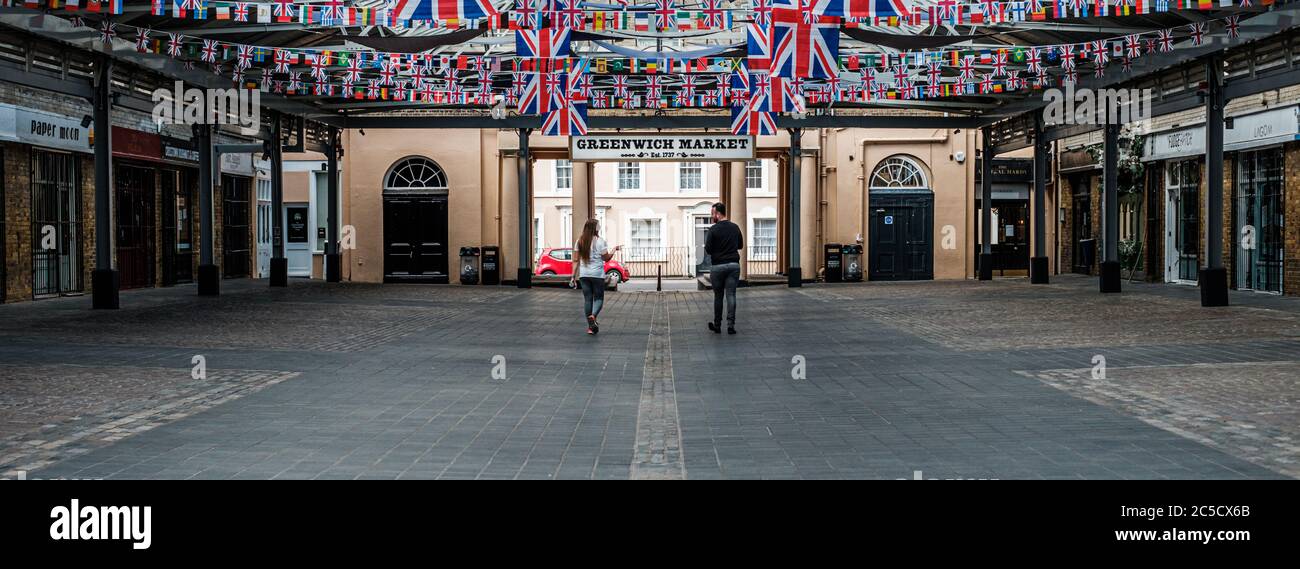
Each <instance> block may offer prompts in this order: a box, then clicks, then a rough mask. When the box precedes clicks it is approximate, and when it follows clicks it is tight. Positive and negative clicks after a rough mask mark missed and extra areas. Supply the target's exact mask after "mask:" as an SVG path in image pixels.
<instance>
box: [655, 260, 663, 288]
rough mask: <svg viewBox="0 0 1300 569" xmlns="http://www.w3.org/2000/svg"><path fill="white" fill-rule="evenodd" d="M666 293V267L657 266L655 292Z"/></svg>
mask: <svg viewBox="0 0 1300 569" xmlns="http://www.w3.org/2000/svg"><path fill="white" fill-rule="evenodd" d="M663 291H664V266H663V265H655V292H663Z"/></svg>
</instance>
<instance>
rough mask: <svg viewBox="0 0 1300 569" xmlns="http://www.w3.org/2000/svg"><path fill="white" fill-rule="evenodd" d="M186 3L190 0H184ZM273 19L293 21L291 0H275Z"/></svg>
mask: <svg viewBox="0 0 1300 569" xmlns="http://www.w3.org/2000/svg"><path fill="white" fill-rule="evenodd" d="M185 1H186V2H187V3H188V2H190V1H191V0H185ZM274 13H275V21H277V22H290V21H293V17H294V15H295V14H296V13H297V12H296V11H295V8H294V5H293V0H275V12H274Z"/></svg>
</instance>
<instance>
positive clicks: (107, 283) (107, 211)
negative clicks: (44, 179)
mask: <svg viewBox="0 0 1300 569" xmlns="http://www.w3.org/2000/svg"><path fill="white" fill-rule="evenodd" d="M95 64H96V65H95V67H96V68H95V100H94V109H93V111H92V112H94V113H95V117H94V119H95V270H94V271H92V272H91V273H90V286H91V306H93V307H94V308H108V309H113V308H117V307H118V306H119V304H118V289H119V288H120V287H121V277H120V276H119V275H118V273H117V269H115V268H114V267H113V228H114V226H115V225H116V224H115V223H114V222H113V127H112V124H113V123H112V121H111V120H110V118H109V114H110V111H111V110H112V108H113V95H112V89H113V60H112V59H111V58H109V57H108V56H104V57H100V58H98V59H96V60H95Z"/></svg>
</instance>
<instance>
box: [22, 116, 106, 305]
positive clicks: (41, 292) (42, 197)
mask: <svg viewBox="0 0 1300 569" xmlns="http://www.w3.org/2000/svg"><path fill="white" fill-rule="evenodd" d="M85 124H86V123H84V122H83V120H82V119H81V118H78V117H70V116H64V115H59V114H55V113H50V112H45V111H40V110H36V109H29V108H26V107H21V106H17V105H13V104H0V142H6V143H12V144H9V145H8V146H7V147H6V148H4V149H3V150H4V155H3V158H4V162H3V163H4V164H5V169H6V170H9V169H13V171H7V172H6V177H5V178H4V179H5V180H7V181H8V182H10V184H8V185H9V186H10V187H7V188H6V191H5V201H7V202H9V203H8V204H7V207H5V208H4V213H5V214H7V215H18V211H20V210H19V209H18V207H16V206H19V207H21V210H25V211H26V212H29V215H28V216H24V217H26V220H29V222H30V225H28V224H23V225H25V226H26V227H15V226H14V225H12V224H6V226H5V228H6V230H7V231H6V233H5V237H6V244H5V248H6V249H8V250H9V251H8V252H7V253H6V255H5V264H6V265H8V266H9V267H10V270H7V271H6V283H7V287H8V288H10V289H11V291H10V292H14V290H17V291H18V294H6V298H7V299H17V298H47V297H52V296H59V295H65V294H80V293H82V292H83V291H84V290H85V281H86V263H85V258H86V252H87V249H88V247H87V243H88V241H87V236H86V235H85V234H84V233H85V231H84V228H83V226H82V223H83V219H84V216H85V215H86V213H85V208H86V203H87V202H86V198H87V195H86V192H85V191H84V188H83V187H82V186H83V183H84V182H85V173H84V172H83V167H84V166H85V165H86V161H87V160H88V159H89V158H88V156H89V155H90V153H91V151H92V146H91V144H92V142H91V136H90V129H89V128H88V126H85ZM14 174H17V176H13V175H14ZM15 181H16V182H17V183H16V184H13V182H15ZM27 192H30V193H27ZM22 194H26V195H22ZM10 233H13V235H12V236H11V235H10ZM19 241H27V243H29V245H26V244H23V243H20V242H19ZM20 256H23V257H27V258H20ZM14 269H16V274H15V271H14Z"/></svg>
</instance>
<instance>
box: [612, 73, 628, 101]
mask: <svg viewBox="0 0 1300 569" xmlns="http://www.w3.org/2000/svg"><path fill="white" fill-rule="evenodd" d="M614 96H615V97H618V98H620V99H625V98H627V75H615V76H614Z"/></svg>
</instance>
